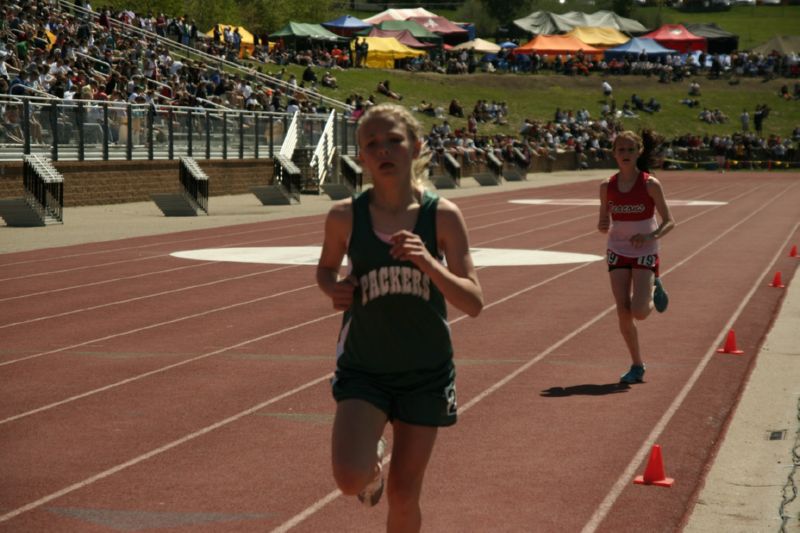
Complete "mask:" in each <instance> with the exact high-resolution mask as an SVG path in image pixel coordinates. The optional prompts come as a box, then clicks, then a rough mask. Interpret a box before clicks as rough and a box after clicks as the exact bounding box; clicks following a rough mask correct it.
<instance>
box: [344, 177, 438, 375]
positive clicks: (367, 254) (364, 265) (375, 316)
mask: <svg viewBox="0 0 800 533" xmlns="http://www.w3.org/2000/svg"><path fill="white" fill-rule="evenodd" d="M438 203H439V197H438V196H436V195H435V194H432V193H430V192H428V191H425V192H424V193H423V196H422V201H421V203H420V208H419V214H418V217H417V222H416V225H415V226H414V233H416V234H417V235H419V236H420V237H421V238H422V241H423V242H424V243H425V246H426V247H427V249H428V252H430V254H431V255H432V256H433V257H436V258H439V259H440V260H441V254H440V253H439V250H438V247H437V244H436V243H437V240H436V207H437V205H438ZM390 248H391V245H390V244H388V243H386V242H384V241H383V240H381V239H380V238H379V237H378V236H377V235H376V234H375V231H374V229H373V227H372V218H371V216H370V212H369V191H365V192H363V193H361V194H359V195H358V196H356V197H354V198H353V229H352V233H351V235H350V243H349V246H348V250H347V256H348V261H349V263H350V267H351V274H352V275H354V276H355V277H356V279H357V280H358V286H357V287H356V289H355V294H354V296H353V305H352V306H351V307H350V309H348V310H347V311H346V312H345V313H344V318H343V321H342V329H341V332H340V335H339V344H338V346H337V365H338V366H339V367H340V368H343V369H352V370H358V371H361V372H367V373H371V374H395V373H402V372H408V371H416V370H425V369H435V368H441V367H442V365H443V364H445V363H447V362H448V361H450V360H451V359H452V358H453V346H452V343H451V340H450V326H449V325H448V323H447V306H446V304H445V299H444V296H443V295H442V293H441V292H440V291H439V289H438V288H437V287H436V286H435V285H434V284H433V283H431V281H430V278H428V276H427V275H426V274H423V273H422V271H421V270H419V269H418V268H417V267H416V266H414V264H413V263H411V262H410V261H398V260H395V259H394V258H392V256H391V255H390V254H389V249H390Z"/></svg>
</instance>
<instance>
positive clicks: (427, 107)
mask: <svg viewBox="0 0 800 533" xmlns="http://www.w3.org/2000/svg"><path fill="white" fill-rule="evenodd" d="M417 111H419V112H420V113H423V114H425V115H428V116H431V117H435V116H436V108H434V107H433V103H432V102H426V101H425V100H422V101H421V102H420V103H419V105H418V106H417Z"/></svg>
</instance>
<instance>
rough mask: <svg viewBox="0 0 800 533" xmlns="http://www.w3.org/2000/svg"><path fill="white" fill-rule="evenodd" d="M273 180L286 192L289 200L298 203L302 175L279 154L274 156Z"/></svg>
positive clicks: (290, 162)
mask: <svg viewBox="0 0 800 533" xmlns="http://www.w3.org/2000/svg"><path fill="white" fill-rule="evenodd" d="M273 179H274V183H276V184H278V185H280V186H281V187H282V188H283V189H284V190H285V191H286V193H287V194H288V196H289V198H291V199H293V200H295V201H300V191H301V188H302V184H301V180H302V179H303V173H302V172H301V171H300V169H299V168H298V167H297V165H295V164H294V163H293V162H292V160H291V159H289V158H287V157H286V156H284V155H281V154H278V155H277V156H275V174H274V178H273Z"/></svg>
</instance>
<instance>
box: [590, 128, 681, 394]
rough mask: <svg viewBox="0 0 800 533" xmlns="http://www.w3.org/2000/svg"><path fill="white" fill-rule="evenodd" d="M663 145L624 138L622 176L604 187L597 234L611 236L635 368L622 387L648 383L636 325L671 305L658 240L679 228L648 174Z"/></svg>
mask: <svg viewBox="0 0 800 533" xmlns="http://www.w3.org/2000/svg"><path fill="white" fill-rule="evenodd" d="M659 144H660V140H659V138H658V137H656V136H655V135H654V134H653V133H652V132H649V131H644V132H642V137H639V136H638V135H637V134H636V133H634V132H632V131H623V132H621V133H619V134H618V135H617V137H616V138H615V139H614V145H613V155H614V158H615V159H616V161H617V166H618V168H619V172H617V173H616V174H615V175H613V176H611V177H610V178H608V179H607V180H605V181H603V183H601V184H600V217H599V220H598V222H597V229H598V230H599V231H600V232H602V233H607V234H608V251H607V257H608V271H609V276H610V279H611V291H612V292H613V294H614V300H615V301H616V304H617V316H618V318H619V329H620V332H621V333H622V337H623V339H625V344H626V345H627V347H628V351H629V352H630V356H631V362H632V364H631V367H630V369H629V370H628V372H626V373H625V374H623V375H622V376H621V378H620V382H621V383H628V384H630V383H641V382H642V381H643V380H644V371H645V365H644V362H643V361H642V354H641V351H640V349H639V334H638V331H637V329H636V323H635V320H644V319H646V318H647V317H648V315H649V314H650V312H651V311H652V310H653V306H654V304H655V308H656V310H657V311H659V312H663V311H665V310H666V308H667V304H668V303H669V299H668V297H667V293H666V291H664V287H663V286H662V284H661V279H660V278H659V257H658V251H659V246H658V244H659V243H658V240H659V239H661V237H663V236H664V235H666V234H667V233H669V232H670V231H671V230H672V228H674V227H675V221H674V220H673V218H672V214H671V213H670V210H669V207H668V206H667V201H666V199H665V198H664V191H663V189H662V187H661V183H660V182H659V181H658V180H657V179H656V178H655V177H654V176H652V175H650V174H649V173H648V168H649V160H650V158H651V157H652V154H653V152H654V151H655V149H656V148H657V147H658V145H659ZM656 212H657V213H658V217H659V218H660V219H661V222H660V223H659V222H658V220H657V218H656Z"/></svg>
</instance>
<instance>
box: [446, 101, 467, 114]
mask: <svg viewBox="0 0 800 533" xmlns="http://www.w3.org/2000/svg"><path fill="white" fill-rule="evenodd" d="M448 113H449V114H450V115H452V116H454V117H459V118H464V106H462V105H461V103H460V102H459V101H458V100H456V99H455V98H453V99H452V100H450V109H449V110H448Z"/></svg>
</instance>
